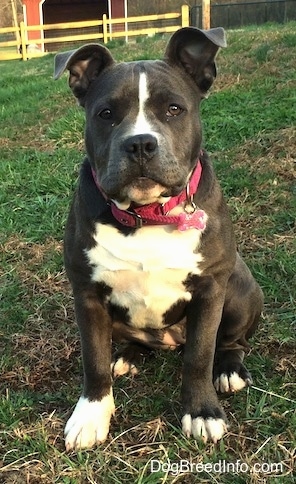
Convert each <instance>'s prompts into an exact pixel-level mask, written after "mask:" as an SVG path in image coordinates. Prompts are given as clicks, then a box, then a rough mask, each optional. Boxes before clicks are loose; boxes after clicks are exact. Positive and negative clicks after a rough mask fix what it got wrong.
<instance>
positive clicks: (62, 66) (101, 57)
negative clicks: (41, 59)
mask: <svg viewBox="0 0 296 484" xmlns="http://www.w3.org/2000/svg"><path fill="white" fill-rule="evenodd" d="M114 63H115V61H114V59H113V57H112V55H111V54H110V52H109V50H108V49H107V48H106V47H104V46H103V45H100V44H87V45H84V46H83V47H80V49H77V50H71V51H69V52H62V53H61V54H57V55H56V56H55V59H54V79H58V78H59V77H60V76H61V75H62V74H63V72H64V71H65V70H66V69H68V70H69V71H70V74H69V86H70V87H71V89H72V91H73V94H74V96H76V97H77V98H78V101H79V103H80V104H81V105H83V104H84V97H85V95H86V93H87V90H88V88H89V85H90V83H91V82H92V81H93V80H94V79H96V78H97V77H98V76H99V75H100V73H101V72H102V71H103V69H105V68H106V67H108V66H110V65H112V64H114Z"/></svg>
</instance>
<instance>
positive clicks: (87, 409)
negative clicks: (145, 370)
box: [65, 389, 115, 451]
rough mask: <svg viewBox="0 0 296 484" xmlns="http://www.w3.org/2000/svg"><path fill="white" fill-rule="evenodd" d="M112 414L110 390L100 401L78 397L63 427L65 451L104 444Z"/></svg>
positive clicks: (112, 401) (113, 409) (112, 402)
mask: <svg viewBox="0 0 296 484" xmlns="http://www.w3.org/2000/svg"><path fill="white" fill-rule="evenodd" d="M114 412H115V406H114V399H113V394H112V389H111V392H110V393H109V395H107V396H105V397H103V398H102V400H100V401H97V400H95V401H90V400H88V398H84V397H80V399H79V400H78V402H77V405H76V407H75V409H74V412H73V413H72V416H71V417H70V419H69V420H68V422H67V424H66V427H65V445H66V450H67V451H70V450H79V449H89V448H91V447H93V446H94V445H95V444H100V443H102V442H104V441H105V440H106V438H107V436H108V432H109V425H110V419H111V416H112V415H113V414H114Z"/></svg>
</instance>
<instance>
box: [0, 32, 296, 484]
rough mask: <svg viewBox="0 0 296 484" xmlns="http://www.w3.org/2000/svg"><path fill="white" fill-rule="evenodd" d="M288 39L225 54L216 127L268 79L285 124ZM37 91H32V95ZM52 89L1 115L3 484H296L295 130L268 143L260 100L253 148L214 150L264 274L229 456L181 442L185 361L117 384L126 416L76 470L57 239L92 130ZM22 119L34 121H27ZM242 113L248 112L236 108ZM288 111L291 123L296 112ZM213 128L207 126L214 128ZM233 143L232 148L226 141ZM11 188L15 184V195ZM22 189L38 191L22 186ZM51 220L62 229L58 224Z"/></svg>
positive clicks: (66, 295)
mask: <svg viewBox="0 0 296 484" xmlns="http://www.w3.org/2000/svg"><path fill="white" fill-rule="evenodd" d="M289 29H290V30H289ZM293 32H294V31H293V27H290V28H289V27H286V26H281V28H278V29H277V28H274V29H271V28H267V29H266V30H264V29H263V30H253V31H252V30H250V31H249V32H248V31H246V32H244V33H239V32H236V33H231V34H230V36H229V37H230V42H229V44H230V48H229V50H226V51H225V53H224V52H223V53H221V55H220V62H219V64H220V72H221V73H220V74H219V77H218V82H217V84H216V88H215V91H216V94H213V96H211V97H210V99H209V100H208V101H207V102H208V103H209V106H210V109H209V111H210V114H211V116H212V115H213V113H215V109H216V108H215V106H216V105H215V102H216V101H215V100H217V102H220V104H219V109H220V110H222V111H221V112H220V111H219V113H220V114H219V116H220V118H221V119H222V118H223V113H224V109H225V113H227V109H228V107H227V102H228V101H227V100H228V96H229V99H230V100H231V102H230V104H231V105H232V103H233V101H235V96H234V94H233V93H235V95H236V93H237V92H238V93H239V94H240V93H242V92H245V91H246V92H249V90H251V91H252V90H253V91H252V96H253V94H254V92H255V91H256V89H257V88H258V89H259V88H261V85H262V84H264V79H269V78H272V79H273V80H274V79H276V80H278V82H277V81H276V82H275V81H274V84H273V85H272V87H271V89H272V93H274V99H275V101H274V102H275V105H274V111H275V116H277V110H280V108H281V102H280V96H279V97H278V98H277V95H278V94H281V89H282V90H283V92H284V93H285V94H283V97H285V96H287V92H288V91H284V90H285V89H288V90H290V89H292V85H293V82H294V81H295V75H294V73H295V62H294V60H293V56H292V55H291V54H292V50H291V49H292V48H293V46H292V47H288V45H287V43H288V42H291V43H293V42H294V41H293V35H295V34H294V33H293ZM289 36H290V37H289ZM164 43H165V42H164V41H163V40H161V41H157V42H152V41H151V42H148V44H147V45H146V44H143V45H137V44H133V45H132V46H131V47H129V48H128V49H127V48H126V47H125V46H121V47H116V48H114V56H115V57H117V58H119V59H120V58H122V59H123V58H125V59H126V60H129V59H132V58H135V57H138V56H139V52H140V51H143V49H146V50H145V56H146V57H147V58H153V57H158V56H159V51H160V49H161V48H162V47H163V46H164ZM294 50H295V49H294ZM294 59H295V57H294ZM34 62H35V61H34ZM37 62H38V63H42V65H41V66H40V64H38V65H37ZM12 65H14V66H15V69H16V70H17V71H16V75H15V79H18V78H19V77H20V72H23V71H25V72H26V73H27V75H26V76H25V77H26V82H28V81H29V80H30V76H32V74H34V76H39V78H38V82H37V85H38V86H40V89H41V86H46V89H49V87H48V85H49V82H48V79H49V76H50V73H51V63H50V62H49V61H48V60H46V58H44V59H42V60H39V61H36V66H35V68H33V66H31V67H30V65H28V67H27V68H26V67H24V66H22V67H21V69H22V71H20V66H19V64H17V63H15V64H12V63H11V64H9V69H7V76H9V79H10V77H11V67H10V66H12ZM283 66H284V69H283ZM26 69H27V70H26ZM5 72H6V71H5ZM5 72H4V73H5ZM42 72H44V74H42ZM34 76H32V83H33V82H35V85H36V79H34ZM4 80H5V76H4ZM21 84H22V83H21ZM21 88H23V86H21V87H20V89H21ZM50 89H52V93H51V95H49V96H48V97H46V98H45V97H44V95H43V96H42V95H41V94H40V93H39V89H35V91H34V94H33V95H32V97H31V98H28V96H27V97H25V96H24V95H23V93H22V91H20V94H19V98H17V91H16V92H15V97H16V98H17V99H18V103H19V111H20V113H21V114H20V115H19V114H18V109H17V107H15V113H14V115H13V116H12V117H11V118H12V119H13V122H12V124H11V125H9V119H10V118H9V116H8V115H7V118H6V123H7V125H5V127H4V131H3V136H2V137H1V138H0V147H1V149H3V153H4V157H3V162H2V167H3V166H5V167H7V169H6V168H5V169H3V171H2V172H1V173H3V190H2V197H3V198H2V199H1V202H2V201H3V207H4V208H3V211H2V212H1V216H2V218H3V227H4V226H5V231H4V230H3V233H2V234H1V248H0V249H1V250H0V254H1V257H2V262H3V264H2V265H1V269H0V276H1V278H2V281H3V284H2V288H1V302H2V306H1V323H0V336H1V338H0V350H1V359H0V365H1V366H0V368H1V383H0V386H1V390H2V398H1V400H0V483H1V484H2V483H3V484H4V483H5V484H23V483H28V484H53V483H58V484H74V483H75V484H77V483H78V484H86V483H95V484H101V483H102V484H109V483H110V484H111V483H112V484H115V483H120V484H124V483H136V484H146V483H149V484H156V483H162V484H164V483H169V484H173V483H181V484H191V483H195V482H197V481H198V482H200V483H219V484H223V483H228V482H230V481H231V482H233V483H235V484H241V483H242V484H243V483H250V484H251V483H252V484H253V483H254V484H257V483H258V484H265V483H266V484H273V483H276V484H282V483H283V484H285V483H286V482H293V470H294V468H295V430H296V422H295V404H296V402H295V400H296V399H295V370H296V359H295V326H294V325H295V295H294V288H295V270H296V268H295V210H296V208H295V210H294V208H293V207H295V205H294V203H295V197H294V195H295V191H294V190H295V188H294V187H295V153H296V141H295V140H296V136H295V135H296V130H295V128H294V127H293V126H292V125H289V124H287V122H286V121H282V122H281V123H280V122H279V125H272V124H268V122H267V127H266V126H264V129H261V127H260V126H261V124H260V121H261V120H260V118H261V117H262V118H264V116H266V118H267V117H268V116H270V112H271V111H268V112H267V111H266V109H267V108H266V105H265V104H264V101H265V99H264V95H265V94H264V93H263V94H262V103H263V104H262V106H263V107H262V114H261V112H260V109H259V110H258V111H256V110H255V111H254V113H255V114H254V113H253V114H254V115H256V116H257V117H258V119H259V121H258V119H257V120H255V119H254V122H255V121H256V122H258V126H259V127H258V129H257V130H255V135H247V134H246V136H245V138H244V139H243V141H240V140H239V139H236V138H235V139H234V141H233V140H232V139H231V140H230V141H233V142H232V144H228V145H227V148H223V149H220V148H218V149H217V150H216V148H215V152H214V153H213V158H214V160H215V162H216V167H217V173H218V176H219V178H220V179H221V182H222V185H223V188H224V191H225V194H226V197H227V199H228V200H229V204H230V208H231V211H232V216H233V219H234V221H235V226H236V233H237V239H238V245H239V249H240V250H241V251H242V252H243V255H244V257H245V258H246V259H247V261H248V263H249V265H250V266H251V268H252V269H253V271H254V272H255V273H256V277H257V278H258V280H259V282H260V284H261V285H262V287H263V288H264V292H265V297H266V304H265V310H264V315H263V320H262V323H261V326H260V329H259V331H258V333H257V334H256V337H255V338H254V347H253V350H252V352H251V354H250V355H249V357H248V365H249V367H250V369H251V370H252V373H253V377H254V380H255V386H254V388H250V389H248V390H247V391H245V392H242V393H240V394H239V395H237V396H234V397H231V398H227V399H223V400H222V404H223V407H224V408H225V410H226V413H227V415H228V416H229V424H230V425H229V432H228V433H227V435H226V436H225V438H224V439H223V441H221V442H220V443H219V444H217V445H214V444H208V445H202V444H200V443H197V442H195V441H193V440H188V439H186V438H185V437H184V436H183V435H182V433H181V431H180V429H179V426H180V423H179V411H180V404H179V391H180V381H181V356H180V355H179V354H178V353H173V352H172V353H161V352H156V354H155V355H154V357H152V358H147V359H146V361H145V365H144V366H143V368H142V369H141V372H140V374H139V375H137V376H136V377H135V378H130V377H126V378H125V377H124V378H122V379H118V380H116V381H115V395H116V404H117V411H116V416H115V418H114V419H113V420H112V424H111V429H110V436H109V438H108V441H107V442H106V444H105V445H104V446H100V447H98V448H96V449H93V450H91V451H85V452H78V453H72V454H70V455H67V454H66V453H65V451H64V442H63V427H64V423H65V421H66V419H67V418H68V416H69V415H70V413H71V407H72V406H73V405H74V404H75V403H76V399H77V397H78V394H79V392H80V386H81V374H82V370H81V362H80V343H79V337H78V330H77V328H76V326H75V323H74V312H73V300H72V295H71V291H70V287H69V284H68V281H67V279H66V276H65V272H64V270H63V265H62V242H61V235H60V234H61V232H62V226H63V221H64V218H65V216H66V213H67V206H68V200H69V198H70V192H72V189H73V183H74V180H75V177H76V173H77V166H78V165H77V164H78V162H79V160H80V158H81V152H82V151H83V145H82V142H81V132H82V125H83V121H82V116H81V114H77V115H76V114H75V109H74V108H72V107H71V108H69V105H70V104H69V103H73V104H74V102H73V100H72V98H71V96H70V94H69V93H68V92H67V91H66V89H67V88H66V86H64V85H63V84H54V85H53V87H51V88H50ZM66 93H67V94H66ZM268 93H269V91H268ZM39 95H40V98H39ZM268 95H269V94H268ZM219 96H222V97H219ZM223 96H225V97H223ZM252 96H250V99H251V98H252ZM24 99H25V100H26V103H25V105H24V106H25V107H23V110H22V102H23V103H24ZM220 99H222V101H219V100H220ZM246 99H247V101H249V99H248V98H246ZM241 102H242V103H243V101H241ZM30 103H31V104H30ZM211 103H212V104H211ZM27 106H29V108H30V112H27V111H26V109H27ZM221 106H222V107H221ZM286 106H288V104H286ZM29 108H28V110H29ZM240 109H242V110H243V106H242V105H241V106H240ZM23 111H24V113H25V114H23ZM230 111H231V106H230ZM289 112H290V116H291V117H292V116H293V108H292V106H291V108H290V111H289ZM8 114H9V113H8ZM205 114H206V116H205V119H206V118H207V116H209V118H211V116H210V115H208V114H207V113H205ZM18 116H20V117H18ZM209 121H211V120H210V119H209ZM267 121H268V120H267ZM215 122H216V121H215ZM215 122H214V125H215ZM252 122H253V118H252V119H250V118H249V117H248V112H247V111H246V113H245V118H242V119H240V121H239V123H242V124H243V123H245V125H246V126H247V125H248V124H250V123H252ZM20 126H23V127H22V129H20ZM210 127H211V126H210ZM214 127H215V126H214ZM243 127H244V126H243ZM265 128H266V129H265ZM220 129H221V127H220V125H217V126H216V127H215V130H216V131H211V130H209V133H210V134H211V133H213V138H214V142H213V144H214V146H216V143H218V142H219V136H220ZM246 133H249V132H248V131H246ZM234 134H236V133H234ZM221 136H222V135H221ZM230 138H231V136H230ZM228 141H229V138H227V136H226V137H225V138H223V140H222V142H223V143H224V142H228ZM211 142H212V138H211V136H210V137H209V143H211ZM213 151H214V150H213ZM24 153H29V154H30V156H31V157H32V159H33V160H35V158H36V156H39V154H40V153H41V154H42V156H43V158H40V159H41V161H40V165H38V164H36V166H35V165H34V164H30V163H31V159H30V158H29V157H28V159H27V158H26V159H24V156H23V154H24ZM34 156H35V158H34ZM6 160H7V161H6ZM4 163H6V164H5V165H4ZM40 166H41V168H40ZM22 170H23V171H22ZM30 170H31V172H30ZM38 170H39V171H38ZM8 175H9V176H8ZM11 177H14V179H13V181H14V183H13V184H12V183H11ZM34 177H39V184H37V188H35V185H33V184H32V183H31V179H32V180H33V181H34ZM64 179H66V180H67V181H66V182H64V181H63V180H64ZM16 180H17V182H16ZM26 180H29V181H30V183H28V186H26ZM15 187H17V188H15ZM33 189H34V190H37V191H36V193H35V192H34V193H33ZM44 192H45V195H46V196H47V195H48V193H52V194H53V195H54V196H53V197H52V198H50V199H49V201H48V202H47V203H48V206H47V205H46V206H45V214H46V216H45V218H44V219H43V220H42V223H40V222H38V221H39V218H38V207H39V205H40V204H41V202H42V203H43V201H44ZM11 193H13V196H14V197H16V200H17V201H18V203H19V204H21V202H22V200H24V199H25V200H26V201H27V204H28V208H27V209H26V210H27V211H26V210H25V209H24V210H25V212H24V213H25V214H26V217H28V215H30V217H31V218H30V219H29V218H28V219H27V218H26V220H25V221H23V218H24V215H23V216H22V213H23V212H21V213H20V210H21V209H20V206H15V201H14V199H13V200H12V199H11ZM5 196H6V197H7V198H5ZM34 197H35V198H34ZM38 197H39V198H38ZM46 200H47V199H46ZM57 213H61V214H63V216H59V217H57V218H55V217H56V214H57ZM35 219H36V220H35ZM29 220H30V221H29ZM152 459H157V460H162V461H163V462H165V463H167V462H168V461H171V462H174V463H177V462H179V461H180V460H182V459H185V460H186V461H189V462H191V463H194V464H197V463H203V464H206V463H214V462H219V460H222V461H225V462H228V463H231V462H236V461H237V460H239V459H240V461H241V462H243V463H246V464H247V465H248V466H249V472H247V473H242V472H230V473H228V474H223V473H222V474H217V473H213V472H212V473H209V472H206V471H204V472H203V473H201V474H198V475H197V474H190V473H183V474H180V475H178V476H174V475H173V474H172V473H169V472H162V473H156V474H153V473H151V472H150V464H151V460H152ZM256 462H259V463H264V462H265V463H281V464H282V466H283V468H282V473H281V475H280V476H278V475H277V474H276V472H271V473H264V472H260V473H255V472H251V469H252V466H253V465H254V463H256Z"/></svg>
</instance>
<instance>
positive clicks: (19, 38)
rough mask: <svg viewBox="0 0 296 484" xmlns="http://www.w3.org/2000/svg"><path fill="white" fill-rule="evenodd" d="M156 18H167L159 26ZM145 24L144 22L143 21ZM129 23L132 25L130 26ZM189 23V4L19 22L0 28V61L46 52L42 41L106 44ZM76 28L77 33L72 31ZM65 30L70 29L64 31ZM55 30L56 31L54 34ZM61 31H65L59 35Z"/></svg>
mask: <svg viewBox="0 0 296 484" xmlns="http://www.w3.org/2000/svg"><path fill="white" fill-rule="evenodd" d="M159 21H164V22H163V23H166V21H169V23H170V25H163V26H159ZM144 22H145V23H146V25H147V24H148V25H149V26H148V27H147V26H146V25H145V26H144V25H143V23H144ZM130 24H132V27H131V26H130ZM188 25H189V7H188V5H183V6H182V8H181V12H173V13H165V14H160V15H146V16H141V17H126V18H119V19H108V18H107V16H106V15H103V18H102V20H90V21H85V22H63V23H56V24H50V25H30V26H27V25H26V24H25V23H24V22H20V25H19V26H18V27H5V28H1V29H0V61H1V60H10V59H22V60H27V59H29V58H32V57H39V56H41V55H44V54H46V53H47V52H46V45H47V44H55V43H59V44H60V43H64V42H65V43H66V42H71V43H76V42H85V41H96V42H98V41H100V42H103V43H104V44H106V43H107V42H109V41H110V40H113V39H118V38H122V37H123V38H125V40H126V41H128V39H129V37H135V36H141V35H142V36H143V35H149V36H153V35H156V34H159V33H171V32H175V31H176V30H178V29H179V28H180V27H187V26H188ZM88 28H92V29H95V31H94V30H93V31H92V32H89V33H79V32H78V30H81V29H88ZM73 29H74V30H75V29H77V32H78V33H77V34H73ZM51 30H52V31H54V32H53V36H47V35H46V36H45V35H44V33H45V32H49V31H51ZM67 30H68V31H69V30H71V32H70V33H69V32H68V34H67ZM57 31H58V34H59V35H56V32H57ZM29 32H38V35H39V38H34V40H31V41H28V38H29V37H30V36H28V33H29ZM61 32H62V33H63V32H65V35H61ZM8 36H9V37H12V36H13V37H15V39H13V40H2V39H5V37H6V38H7V37H8ZM30 43H34V45H37V46H41V48H40V49H38V48H35V49H34V47H33V48H32V45H31V46H30Z"/></svg>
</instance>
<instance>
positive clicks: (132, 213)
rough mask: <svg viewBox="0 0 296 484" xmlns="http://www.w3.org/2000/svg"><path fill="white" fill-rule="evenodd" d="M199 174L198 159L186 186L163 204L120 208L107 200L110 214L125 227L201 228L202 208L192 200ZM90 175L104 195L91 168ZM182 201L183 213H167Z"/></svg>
mask: <svg viewBox="0 0 296 484" xmlns="http://www.w3.org/2000/svg"><path fill="white" fill-rule="evenodd" d="M201 174H202V166H201V162H200V160H198V162H197V165H196V167H195V168H194V170H193V172H192V175H191V178H190V180H189V182H188V184H187V186H186V188H184V190H183V191H182V192H181V193H180V194H179V195H177V196H176V197H171V198H170V200H169V201H168V202H166V203H164V204H160V203H157V202H155V203H150V204H149V205H142V206H140V207H133V204H131V205H130V207H129V209H128V210H121V209H120V208H118V207H117V205H116V204H115V203H114V202H113V201H112V200H111V201H109V200H108V203H109V204H110V207H111V212H112V215H113V217H114V218H115V219H116V220H117V221H118V222H120V223H121V224H122V225H124V226H125V227H133V228H140V227H142V226H144V225H176V226H177V228H178V230H181V231H183V230H187V229H189V228H196V229H200V230H203V229H204V228H205V225H206V224H205V212H204V211H203V210H197V209H196V206H195V204H194V202H193V195H194V194H195V193H196V191H197V188H198V185H199V182H200V178H201ZM92 175H93V178H94V181H95V183H96V185H97V187H98V189H99V190H100V192H101V193H102V195H103V196H104V197H105V194H104V192H103V191H102V189H101V187H100V185H99V183H98V180H97V177H96V173H95V171H94V170H93V169H92ZM182 202H186V204H185V207H184V212H183V213H181V214H179V215H176V216H170V215H167V214H168V213H169V212H170V211H171V210H172V209H173V208H175V207H177V205H180V204H181V203H182Z"/></svg>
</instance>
